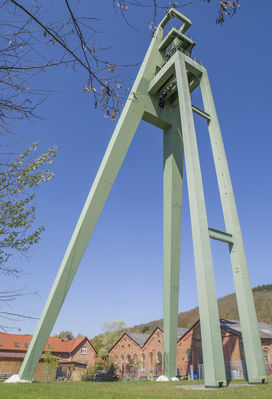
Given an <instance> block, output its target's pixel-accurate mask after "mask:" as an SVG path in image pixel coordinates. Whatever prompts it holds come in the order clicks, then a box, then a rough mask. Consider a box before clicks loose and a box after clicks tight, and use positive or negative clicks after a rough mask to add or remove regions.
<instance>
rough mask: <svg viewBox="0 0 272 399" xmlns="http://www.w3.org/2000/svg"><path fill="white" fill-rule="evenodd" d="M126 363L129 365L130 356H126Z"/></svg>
mask: <svg viewBox="0 0 272 399" xmlns="http://www.w3.org/2000/svg"><path fill="white" fill-rule="evenodd" d="M126 363H127V364H130V363H131V356H130V355H127V361H126Z"/></svg>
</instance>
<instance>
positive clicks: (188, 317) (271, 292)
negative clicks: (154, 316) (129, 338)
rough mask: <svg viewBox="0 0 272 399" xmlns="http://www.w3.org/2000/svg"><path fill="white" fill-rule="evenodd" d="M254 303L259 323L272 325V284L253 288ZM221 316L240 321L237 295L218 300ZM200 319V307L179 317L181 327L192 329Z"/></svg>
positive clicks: (140, 328)
mask: <svg viewBox="0 0 272 399" xmlns="http://www.w3.org/2000/svg"><path fill="white" fill-rule="evenodd" d="M253 296H254V302H255V306H256V311H257V318H258V320H259V321H263V322H266V323H270V324H272V284H267V285H259V286H257V287H255V288H253ZM218 306H219V315H220V318H223V319H233V320H239V316H238V309H237V303H236V295H235V294H230V295H227V296H224V297H222V298H219V299H218ZM198 319H199V312H198V307H197V308H194V309H192V310H189V311H188V312H182V313H179V315H178V325H179V327H191V326H192V324H193V323H195V322H196V321H197V320H198ZM162 325H163V320H162V319H160V320H154V321H151V322H148V323H145V324H138V325H135V326H134V327H132V328H131V331H137V332H151V331H153V329H154V328H155V327H157V326H162Z"/></svg>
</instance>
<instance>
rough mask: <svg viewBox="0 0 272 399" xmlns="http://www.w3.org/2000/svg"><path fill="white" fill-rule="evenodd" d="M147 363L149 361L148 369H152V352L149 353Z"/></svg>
mask: <svg viewBox="0 0 272 399" xmlns="http://www.w3.org/2000/svg"><path fill="white" fill-rule="evenodd" d="M149 363H150V366H149V371H151V372H152V371H153V353H150V354H149Z"/></svg>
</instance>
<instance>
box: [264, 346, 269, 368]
mask: <svg viewBox="0 0 272 399" xmlns="http://www.w3.org/2000/svg"><path fill="white" fill-rule="evenodd" d="M263 357H264V364H265V367H270V359H269V351H268V349H264V351H263Z"/></svg>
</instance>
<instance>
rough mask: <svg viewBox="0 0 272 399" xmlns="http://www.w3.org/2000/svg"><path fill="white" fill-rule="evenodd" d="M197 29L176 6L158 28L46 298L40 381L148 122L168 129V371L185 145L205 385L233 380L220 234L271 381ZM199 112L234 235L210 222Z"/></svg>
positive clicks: (247, 327) (171, 372)
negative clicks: (78, 276)
mask: <svg viewBox="0 0 272 399" xmlns="http://www.w3.org/2000/svg"><path fill="white" fill-rule="evenodd" d="M173 15H174V16H175V17H176V18H175V20H178V21H180V22H181V23H182V26H181V28H180V29H179V30H173V29H172V31H170V33H169V34H168V36H166V37H165V38H164V37H163V28H164V27H165V26H166V24H167V23H168V22H169V21H170V20H171V17H173ZM190 26H191V21H190V20H189V19H188V18H186V17H185V16H184V15H182V14H181V13H179V12H178V11H177V10H174V9H171V10H170V11H169V13H168V14H167V15H166V16H165V18H164V19H163V20H162V22H161V23H160V25H159V26H158V28H157V30H156V34H155V36H154V37H153V39H152V41H151V44H150V46H149V49H148V51H147V53H146V56H145V59H144V61H143V63H142V65H141V68H140V70H139V73H138V75H137V77H136V79H135V82H134V85H133V87H132V90H131V92H130V95H129V98H128V100H127V102H126V105H125V107H124V109H123V112H122V114H121V116H120V119H119V121H118V123H117V125H116V128H115V131H114V133H113V136H112V138H111V140H110V142H109V145H108V148H107V150H106V153H105V155H104V158H103V160H102V162H101V165H100V167H99V170H98V172H97V175H96V178H95V180H94V183H93V185H92V188H91V190H90V193H89V196H88V198H87V200H86V203H85V205H84V208H83V210H82V213H81V215H80V218H79V220H78V223H77V225H76V228H75V230H74V233H73V235H72V238H71V240H70V243H69V246H68V248H67V251H66V253H65V256H64V258H63V261H62V264H61V266H60V269H59V271H58V274H57V277H56V279H55V282H54V284H53V287H52V289H51V292H50V294H49V297H48V299H47V302H46V304H45V307H44V310H43V313H42V315H41V318H40V321H39V323H38V326H37V328H36V331H35V334H34V336H33V339H32V341H31V344H30V347H29V349H28V351H27V354H26V357H25V359H24V362H23V364H22V367H21V370H20V372H19V377H20V379H21V380H25V381H31V380H32V378H33V374H34V371H35V368H36V366H37V364H38V361H39V358H40V355H41V353H42V351H43V349H44V347H45V344H46V341H47V339H48V337H49V334H50V332H51V331H52V328H53V326H54V323H55V321H56V318H57V316H58V314H59V311H60V309H61V306H62V304H63V302H64V300H65V297H66V295H67V293H68V290H69V288H70V285H71V283H72V281H73V278H74V275H75V273H76V271H77V269H78V266H79V264H80V261H81V258H82V256H83V255H84V252H85V249H86V247H87V245H88V242H89V240H90V238H91V235H92V233H93V230H94V228H95V225H96V223H97V221H98V219H99V216H100V214H101V212H102V210H103V207H104V204H105V202H106V200H107V197H108V195H109V193H110V191H111V188H112V185H113V183H114V181H115V179H116V177H117V174H118V171H119V169H120V167H121V165H122V162H123V160H124V158H125V156H126V153H127V151H128V148H129V146H130V143H131V141H132V139H133V137H134V134H135V132H136V129H137V126H138V124H139V122H140V121H141V119H143V120H144V121H146V122H148V123H151V124H153V125H155V126H157V127H158V128H160V129H162V130H163V131H164V133H163V136H164V154H163V156H164V169H163V184H164V189H163V201H164V237H163V251H164V260H163V263H164V291H163V292H164V301H163V303H164V304H163V309H164V310H163V316H164V344H163V348H164V349H163V352H164V354H163V373H164V375H165V376H167V377H168V378H172V377H175V375H176V341H177V323H178V295H179V268H180V241H181V206H182V184H183V151H184V155H185V164H186V172H187V182H188V194H189V204H190V214H191V224H192V234H193V244H194V257H195V268H196V277H197V290H198V298H199V310H200V325H201V337H202V348H203V359H204V373H205V385H206V386H213V387H218V386H224V385H226V375H225V367H224V358H223V349H222V341H221V333H220V325H219V314H218V307H217V300H216V290H215V282H214V273H213V265H212V256H211V248H210V242H209V239H210V238H214V239H217V240H220V241H224V242H227V243H228V244H229V247H230V255H231V261H232V268H233V276H234V282H235V288H236V296H237V303H238V308H239V315H240V322H241V328H242V334H243V342H244V349H245V357H246V363H247V369H248V376H249V381H250V382H261V381H265V379H266V377H265V369H264V361H263V358H262V350H261V343H260V338H259V332H258V326H257V319H256V312H255V308H254V302H253V296H252V291H251V286H250V281H249V276H248V270H247V264H246V258H245V252H244V247H243V240H242V235H241V230H240V224H239V219H238V215H237V210H236V205H235V200H234V195H233V191H232V186H231V180H230V175H229V170H228V165H227V160H226V156H225V151H224V145H223V141H222V137H221V131H220V127H219V123H218V120H217V115H216V110H215V106H214V102H213V97H212V92H211V88H210V84H209V79H208V75H207V71H206V69H205V68H204V67H203V66H202V65H200V64H199V63H197V62H196V61H195V60H193V59H192V58H191V57H190V54H191V51H192V48H193V46H194V45H195V42H193V41H192V40H189V39H188V38H186V36H185V32H186V31H187V29H189V27H190ZM171 35H172V36H171ZM171 41H172V44H173V45H174V46H176V47H175V48H174V50H173V53H171V54H170V56H168V55H167V56H165V55H164V52H165V50H167V48H166V49H165V48H164V47H165V46H166V45H168V44H170V45H171ZM160 49H163V51H160ZM167 51H168V50H167ZM171 51H172V50H171ZM186 53H187V54H186ZM188 77H189V78H188ZM199 84H200V87H201V91H202V96H203V102H204V106H205V110H204V111H203V110H201V109H199V108H197V107H195V106H194V105H192V104H191V98H190V92H191V91H193V90H194V89H195V88H196V87H198V86H199ZM193 112H194V113H196V114H198V115H199V116H201V117H203V118H204V119H206V120H207V122H208V127H209V133H210V140H211V146H212V151H213V156H214V162H215V167H216V173H217V179H218V185H219V190H220V196H221V202H222V207H223V213H224V219H225V225H226V231H227V233H226V232H222V231H219V230H216V229H212V228H209V227H208V222H207V215H206V208H205V200H204V192H203V185H202V177H201V169H200V162H199V155H198V147H197V141H196V134H195V126H194V119H193Z"/></svg>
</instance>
